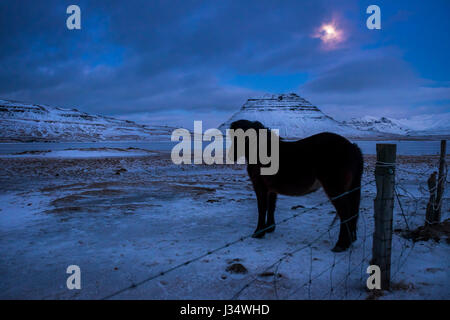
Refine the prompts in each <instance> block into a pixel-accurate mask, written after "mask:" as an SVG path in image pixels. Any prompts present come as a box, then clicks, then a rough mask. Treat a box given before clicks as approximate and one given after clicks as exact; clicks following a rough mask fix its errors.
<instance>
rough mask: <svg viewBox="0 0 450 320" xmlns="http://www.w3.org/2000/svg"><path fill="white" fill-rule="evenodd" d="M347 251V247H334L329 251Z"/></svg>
mask: <svg viewBox="0 0 450 320" xmlns="http://www.w3.org/2000/svg"><path fill="white" fill-rule="evenodd" d="M347 249H348V247H347V248H344V247H341V246H339V245H335V246H334V248H333V249H331V251H333V252H344V251H345V250H347Z"/></svg>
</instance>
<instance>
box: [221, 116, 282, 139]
mask: <svg viewBox="0 0 450 320" xmlns="http://www.w3.org/2000/svg"><path fill="white" fill-rule="evenodd" d="M230 129H234V130H236V129H242V130H244V131H247V130H248V129H254V130H256V131H257V130H260V129H266V130H267V131H269V132H271V131H272V129H270V128H268V127H266V126H264V125H263V124H262V123H261V122H259V121H250V120H237V121H234V122H232V123H231V124H230ZM277 136H278V138H279V140H280V141H282V140H284V139H283V138H282V137H280V135H279V134H277Z"/></svg>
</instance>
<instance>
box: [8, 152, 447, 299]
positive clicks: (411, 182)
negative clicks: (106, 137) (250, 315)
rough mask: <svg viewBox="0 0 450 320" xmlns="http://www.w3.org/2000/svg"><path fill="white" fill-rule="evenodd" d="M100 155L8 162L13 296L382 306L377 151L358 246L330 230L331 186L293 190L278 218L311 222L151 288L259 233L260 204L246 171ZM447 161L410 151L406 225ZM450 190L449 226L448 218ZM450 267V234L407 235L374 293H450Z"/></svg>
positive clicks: (283, 228)
mask: <svg viewBox="0 0 450 320" xmlns="http://www.w3.org/2000/svg"><path fill="white" fill-rule="evenodd" d="M89 151H91V152H92V151H94V150H78V151H76V152H71V153H70V155H72V156H70V157H68V154H67V153H66V154H64V153H63V154H57V155H56V156H54V157H48V156H43V154H42V153H41V154H32V153H31V154H30V153H25V154H22V155H20V156H16V157H7V156H2V157H1V158H0V190H1V191H0V252H1V260H0V274H1V278H0V298H3V299H13V298H20V299H101V298H104V297H107V296H109V295H111V294H113V293H115V292H117V291H119V290H121V289H123V288H128V287H131V288H130V289H129V290H125V291H123V292H120V293H118V294H117V295H115V296H113V297H111V298H113V299H230V298H238V299H277V298H279V299H370V298H374V296H373V295H372V294H371V293H370V292H368V291H367V290H366V289H365V283H366V279H367V276H368V275H367V274H366V273H365V271H366V270H365V269H366V268H367V266H368V265H369V262H368V261H369V259H370V257H371V247H372V232H373V199H374V197H375V192H376V190H375V186H374V183H371V182H372V181H373V179H374V176H373V168H374V156H366V157H365V162H366V164H365V165H366V167H365V174H364V181H363V183H364V184H365V185H364V187H363V191H362V196H363V199H362V204H361V210H360V213H361V216H360V220H359V229H358V240H357V241H356V242H355V243H354V245H353V246H352V248H351V250H349V251H347V252H344V253H337V254H334V253H332V252H331V248H332V247H333V245H334V243H335V241H336V238H337V232H338V229H339V228H338V224H335V225H334V226H333V227H331V228H330V225H331V222H332V221H333V218H334V216H335V212H334V208H333V207H332V206H331V204H330V203H328V202H326V197H325V194H324V193H323V191H322V190H319V191H317V192H316V193H313V194H310V195H307V196H304V197H285V196H280V197H279V200H278V204H277V210H276V213H275V218H276V220H277V221H278V222H280V221H282V220H283V219H286V218H290V217H292V216H293V215H294V214H298V217H296V218H292V219H289V220H288V221H286V222H284V223H279V224H278V225H277V227H276V230H275V232H274V233H271V234H266V236H265V237H264V238H263V239H253V238H245V239H243V240H242V241H238V242H237V243H234V244H232V245H230V246H228V247H225V248H223V249H221V250H218V251H217V252H214V253H211V254H209V255H206V256H204V257H202V258H200V259H198V260H197V261H195V262H192V263H190V264H188V265H186V266H182V267H179V268H176V269H174V270H172V271H171V272H168V273H167V274H164V275H162V276H157V277H155V278H154V279H151V280H149V281H146V282H143V281H144V280H147V279H150V278H152V276H155V275H158V274H159V273H160V272H161V271H165V270H168V269H170V268H172V267H174V266H177V265H178V264H180V263H183V262H185V261H189V260H191V259H193V258H196V257H199V256H202V255H203V254H205V253H208V251H211V250H213V249H216V248H219V247H222V246H224V245H225V244H227V243H229V242H233V241H235V240H239V239H240V238H241V237H243V236H247V235H249V234H251V233H252V232H253V230H254V228H255V226H256V220H257V208H256V198H255V195H254V193H253V191H252V188H251V185H250V181H249V179H248V178H247V175H246V171H245V167H244V166H237V165H235V166H230V165H223V166H218V165H216V166H206V165H183V166H177V165H174V164H172V162H171V161H170V157H169V155H168V153H167V152H143V151H140V150H96V153H94V156H92V153H90V152H89ZM44 154H45V153H44ZM73 155H76V156H73ZM437 162H438V158H437V156H399V157H398V163H399V166H398V170H397V186H398V193H399V198H400V201H401V203H402V209H403V211H404V213H405V216H402V214H401V210H400V206H399V205H398V202H396V203H395V209H394V210H395V212H394V228H395V229H405V228H406V223H408V225H409V227H410V228H416V227H418V226H420V225H422V224H423V222H424V214H425V208H426V203H427V198H428V195H427V192H426V179H427V178H428V176H429V173H431V172H432V171H433V170H435V168H436V167H437ZM448 188H449V186H448V185H446V189H447V191H446V194H445V199H444V204H443V210H442V215H443V217H442V220H445V219H448V218H449V205H448ZM323 202H325V204H323V205H321V206H317V205H318V204H321V203H323ZM405 221H406V222H405ZM329 229H330V230H329ZM280 258H283V259H282V260H281V261H279V259H280ZM69 265H78V266H80V268H81V278H82V280H81V283H82V284H81V285H82V289H81V290H68V289H67V287H66V279H67V277H68V276H69V275H68V274H66V268H67V267H68V266H69ZM449 267H450V247H449V243H448V240H447V241H446V240H445V239H444V240H442V241H440V242H439V243H437V242H434V241H432V240H430V241H427V242H423V241H422V242H416V243H415V244H413V242H412V241H410V240H406V239H404V238H402V237H400V236H399V232H397V233H396V234H394V236H393V254H392V274H393V280H392V281H393V289H392V290H391V291H390V292H384V294H383V295H382V296H379V297H378V296H377V297H375V298H378V299H449V298H450V278H449V269H450V268H449ZM135 285H137V286H135ZM134 286H135V287H134Z"/></svg>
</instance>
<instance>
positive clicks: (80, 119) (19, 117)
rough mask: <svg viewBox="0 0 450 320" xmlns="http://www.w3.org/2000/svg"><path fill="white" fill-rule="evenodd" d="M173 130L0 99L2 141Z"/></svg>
mask: <svg viewBox="0 0 450 320" xmlns="http://www.w3.org/2000/svg"><path fill="white" fill-rule="evenodd" d="M172 130H173V128H170V127H166V126H152V127H149V126H145V125H140V124H137V123H135V122H132V121H128V120H118V119H114V118H111V117H105V116H100V115H91V114H88V113H85V112H81V111H78V110H77V109H63V108H58V107H51V106H47V105H39V104H28V103H22V102H17V101H10V100H0V141H3V142H11V141H20V142H28V141H106V140H108V141H118V140H152V139H155V138H158V137H161V136H169V137H170V134H171V132H172ZM168 139H169V138H168Z"/></svg>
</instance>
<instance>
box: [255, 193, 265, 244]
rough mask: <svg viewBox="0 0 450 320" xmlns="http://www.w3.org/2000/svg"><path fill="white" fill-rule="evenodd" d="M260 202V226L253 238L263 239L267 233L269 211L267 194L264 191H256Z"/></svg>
mask: <svg viewBox="0 0 450 320" xmlns="http://www.w3.org/2000/svg"><path fill="white" fill-rule="evenodd" d="M255 192H256V199H257V200H258V225H257V226H256V230H255V232H254V233H253V235H252V237H253V238H261V237H263V236H264V234H265V233H266V230H265V228H266V211H267V192H266V191H264V190H255Z"/></svg>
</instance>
